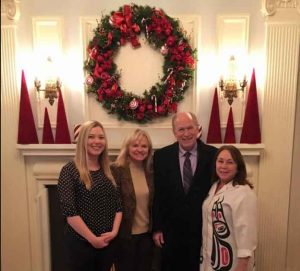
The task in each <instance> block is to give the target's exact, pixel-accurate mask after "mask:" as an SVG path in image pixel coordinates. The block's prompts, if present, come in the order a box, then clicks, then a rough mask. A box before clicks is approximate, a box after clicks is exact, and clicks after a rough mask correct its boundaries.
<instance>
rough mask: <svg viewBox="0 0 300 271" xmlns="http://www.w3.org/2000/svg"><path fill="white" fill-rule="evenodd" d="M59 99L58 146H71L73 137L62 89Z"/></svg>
mask: <svg viewBox="0 0 300 271" xmlns="http://www.w3.org/2000/svg"><path fill="white" fill-rule="evenodd" d="M58 93H59V97H58V104H57V118H56V135H55V143H56V144H71V137H70V132H69V127H68V122H67V117H66V111H65V106H64V101H63V97H62V94H61V89H60V88H59V89H58Z"/></svg>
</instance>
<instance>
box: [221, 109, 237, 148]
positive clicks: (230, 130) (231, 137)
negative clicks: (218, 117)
mask: <svg viewBox="0 0 300 271" xmlns="http://www.w3.org/2000/svg"><path fill="white" fill-rule="evenodd" d="M224 143H232V144H234V143H236V141H235V134H234V123H233V114H232V108H231V107H230V110H229V114H228V119H227V127H226V132H225V137H224Z"/></svg>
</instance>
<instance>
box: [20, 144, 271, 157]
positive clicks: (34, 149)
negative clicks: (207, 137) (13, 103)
mask: <svg viewBox="0 0 300 271" xmlns="http://www.w3.org/2000/svg"><path fill="white" fill-rule="evenodd" d="M212 145H213V146H215V147H217V148H219V147H221V146H222V145H223V144H212ZM234 146H236V147H237V148H238V149H239V150H240V151H241V152H242V154H243V155H244V156H258V157H259V156H260V155H261V154H262V151H263V150H264V147H265V146H264V144H234ZM75 148H76V145H75V144H28V145H21V144H18V145H17V149H19V150H20V151H21V153H22V155H23V156H33V157H39V156H48V157H53V156H64V157H66V156H70V157H72V156H74V155H75ZM119 150H120V148H119V147H116V146H113V147H110V148H109V155H117V154H118V153H119Z"/></svg>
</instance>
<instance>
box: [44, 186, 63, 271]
mask: <svg viewBox="0 0 300 271" xmlns="http://www.w3.org/2000/svg"><path fill="white" fill-rule="evenodd" d="M46 189H47V193H48V212H49V222H50V223H49V234H50V263H51V271H61V270H67V267H66V265H65V261H64V259H65V255H64V242H63V236H64V226H65V223H66V221H65V218H64V217H63V216H62V215H61V210H60V205H59V200H58V194H57V185H46Z"/></svg>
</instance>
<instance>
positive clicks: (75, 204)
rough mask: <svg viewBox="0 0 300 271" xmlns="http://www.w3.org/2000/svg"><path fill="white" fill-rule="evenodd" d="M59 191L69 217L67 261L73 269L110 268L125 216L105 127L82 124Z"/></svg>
mask: <svg viewBox="0 0 300 271" xmlns="http://www.w3.org/2000/svg"><path fill="white" fill-rule="evenodd" d="M58 194H59V200H60V203H61V208H62V213H63V215H64V217H65V218H66V222H67V223H66V230H65V239H66V240H65V241H66V242H65V243H66V253H67V255H66V263H67V266H68V268H69V269H68V270H71V271H87V270H89V271H96V270H97V271H108V270H110V268H111V266H112V262H113V258H114V253H113V251H114V249H113V248H114V246H113V243H114V241H113V240H114V238H115V237H116V236H117V234H118V230H119V226H120V223H121V218H122V212H121V211H122V210H121V199H120V196H119V193H118V190H117V186H116V184H115V180H114V178H113V176H112V174H111V171H110V167H109V159H108V152H107V137H106V135H105V132H104V128H103V126H102V125H101V124H100V123H99V122H97V121H88V122H86V123H84V124H83V125H82V126H81V127H80V132H79V136H78V142H77V146H76V154H75V159H74V161H70V162H68V163H67V164H66V165H65V166H64V167H63V168H62V170H61V172H60V176H59V180H58Z"/></svg>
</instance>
